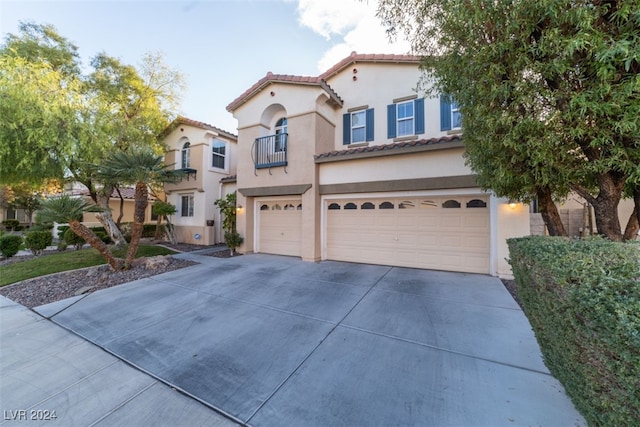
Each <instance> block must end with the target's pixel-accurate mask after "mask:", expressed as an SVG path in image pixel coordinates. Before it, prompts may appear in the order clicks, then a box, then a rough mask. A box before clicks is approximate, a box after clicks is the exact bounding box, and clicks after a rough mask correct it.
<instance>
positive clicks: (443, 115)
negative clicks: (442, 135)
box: [440, 95, 451, 130]
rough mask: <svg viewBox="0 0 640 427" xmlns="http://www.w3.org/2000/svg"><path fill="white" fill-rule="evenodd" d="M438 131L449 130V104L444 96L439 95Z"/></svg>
mask: <svg viewBox="0 0 640 427" xmlns="http://www.w3.org/2000/svg"><path fill="white" fill-rule="evenodd" d="M440 130H451V102H450V101H449V97H448V96H446V95H440Z"/></svg>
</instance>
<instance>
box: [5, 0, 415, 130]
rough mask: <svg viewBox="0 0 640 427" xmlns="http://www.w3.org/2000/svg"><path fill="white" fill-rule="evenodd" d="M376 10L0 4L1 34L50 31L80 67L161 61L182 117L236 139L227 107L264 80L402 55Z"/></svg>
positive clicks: (282, 1) (290, 4)
mask: <svg viewBox="0 0 640 427" xmlns="http://www.w3.org/2000/svg"><path fill="white" fill-rule="evenodd" d="M375 8H376V1H375V0H368V1H357V0H295V1H294V0H224V1H221V0H207V1H200V0H182V1H157V0H155V1H152V0H146V1H124V0H116V1H101V0H92V1H89V0H84V1H83V0H75V1H51V0H49V1H31V0H19V1H13V0H0V33H1V35H2V40H3V41H4V38H5V36H6V34H7V33H16V32H17V28H18V23H19V22H20V21H33V22H36V23H40V24H45V23H46V24H52V25H54V26H55V27H56V28H57V30H58V32H59V33H60V34H61V35H63V36H65V37H66V38H68V39H69V40H71V41H72V42H73V43H75V44H76V45H77V46H78V49H79V53H80V55H81V56H82V59H83V62H84V64H85V65H88V63H89V60H90V59H91V58H92V57H93V56H95V55H96V54H97V53H99V52H106V53H107V54H109V55H111V56H115V57H118V58H120V59H121V60H122V61H123V62H125V63H128V64H133V65H138V64H139V62H140V60H141V58H142V57H143V55H144V54H145V53H146V52H161V53H163V54H164V60H165V62H166V64H167V65H169V66H170V67H172V68H175V69H178V70H180V71H181V72H182V73H183V74H184V75H185V79H186V82H187V87H186V90H185V92H184V93H183V96H182V102H181V107H180V111H179V113H180V114H182V115H184V116H187V117H189V118H191V119H194V120H200V121H204V122H207V123H210V124H212V125H214V126H218V127H220V128H222V129H225V130H228V131H231V132H233V133H236V127H237V123H236V121H235V119H234V118H233V116H232V115H231V114H230V113H228V112H227V111H226V110H225V107H226V105H227V104H229V103H230V102H231V101H233V100H234V99H235V98H236V97H237V96H238V95H240V94H241V93H242V92H244V91H245V90H246V89H248V88H249V87H250V86H251V85H252V84H253V83H255V82H256V81H257V80H259V79H260V78H262V77H263V76H264V75H265V74H266V73H267V72H268V71H272V72H274V73H281V74H297V75H318V74H320V73H321V72H322V71H324V70H325V69H327V68H329V67H330V66H331V65H333V64H334V63H336V62H338V61H339V60H340V59H342V58H344V57H345V56H347V55H348V54H349V53H350V52H351V51H353V50H355V51H357V52H359V53H407V52H408V46H407V44H406V43H404V42H401V41H396V42H394V43H389V42H388V40H387V38H386V35H385V32H384V29H383V28H382V26H381V25H380V23H379V21H378V19H377V18H376V17H375V16H374V15H375Z"/></svg>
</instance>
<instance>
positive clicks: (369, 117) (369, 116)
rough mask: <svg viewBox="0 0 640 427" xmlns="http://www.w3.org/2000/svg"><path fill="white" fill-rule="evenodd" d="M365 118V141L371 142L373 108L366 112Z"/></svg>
mask: <svg viewBox="0 0 640 427" xmlns="http://www.w3.org/2000/svg"><path fill="white" fill-rule="evenodd" d="M366 117H367V135H366V137H365V138H366V140H367V141H373V139H374V138H373V108H369V109H368V110H367V112H366Z"/></svg>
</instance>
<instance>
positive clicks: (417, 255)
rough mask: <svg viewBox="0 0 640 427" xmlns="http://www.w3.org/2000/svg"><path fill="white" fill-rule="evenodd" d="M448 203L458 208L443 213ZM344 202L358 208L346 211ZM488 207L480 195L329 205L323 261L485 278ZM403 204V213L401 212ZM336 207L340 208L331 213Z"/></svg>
mask: <svg viewBox="0 0 640 427" xmlns="http://www.w3.org/2000/svg"><path fill="white" fill-rule="evenodd" d="M450 200H455V202H458V203H459V207H454V208H444V207H443V205H444V204H445V202H447V201H450ZM367 202H369V203H372V204H373V205H375V209H361V207H362V206H363V204H365V203H367ZM383 202H388V203H392V204H393V207H394V208H393V209H380V206H381V204H382V203H383ZM348 203H352V205H351V206H354V205H355V206H357V209H355V210H348V209H347V210H345V209H344V206H345V205H347V204H348ZM486 203H487V199H486V197H479V196H473V197H468V196H467V197H453V196H452V197H440V198H429V199H424V198H423V199H419V198H414V199H406V198H403V199H398V198H385V199H366V200H358V199H355V198H354V199H352V200H335V201H328V203H327V206H330V205H332V207H333V209H328V210H327V211H326V212H327V222H326V224H327V228H326V236H325V242H326V257H327V258H328V259H333V260H342V261H352V262H363V263H381V264H387V265H397V266H403V267H417V268H431V269H439V270H451V271H463V272H473V273H488V272H489V209H488V208H487V207H486ZM401 205H402V206H403V207H405V208H404V209H400V206H401ZM478 205H479V207H471V206H478ZM337 206H339V207H340V209H335V208H336V207H337ZM369 206H370V205H369ZM387 206H388V204H387ZM454 206H457V205H456V204H454Z"/></svg>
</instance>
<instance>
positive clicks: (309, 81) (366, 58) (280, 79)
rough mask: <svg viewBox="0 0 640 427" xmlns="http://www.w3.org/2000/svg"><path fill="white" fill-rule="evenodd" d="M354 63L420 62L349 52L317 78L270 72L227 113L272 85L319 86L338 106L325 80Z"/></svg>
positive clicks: (390, 56) (338, 101) (407, 57)
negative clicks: (349, 53)
mask: <svg viewBox="0 0 640 427" xmlns="http://www.w3.org/2000/svg"><path fill="white" fill-rule="evenodd" d="M356 62H390V63H399V62H408V63H415V64H418V63H419V62H420V57H419V56H414V55H396V54H358V53H356V52H351V55H349V56H347V57H346V58H344V59H343V60H342V61H340V62H338V63H337V64H336V65H334V66H333V67H331V68H329V69H328V70H327V71H325V72H324V73H322V74H320V75H319V76H317V77H312V76H292V75H289V74H273V73H272V72H268V73H267V75H266V76H264V77H263V78H261V79H260V80H258V81H257V82H256V83H255V84H254V85H253V86H251V87H250V88H249V89H247V90H246V91H244V92H243V93H242V94H241V95H240V96H239V97H237V98H236V99H234V100H233V101H231V103H230V104H229V105H227V111H229V112H232V111H233V110H235V109H236V108H238V107H239V106H241V105H242V104H244V103H245V102H247V101H248V100H249V99H250V98H251V97H253V96H254V95H255V94H257V93H258V92H260V91H261V90H263V89H264V88H265V87H266V86H268V85H270V84H272V83H292V84H301V85H313V86H321V87H322V88H323V89H325V90H326V91H327V93H329V96H330V97H331V98H332V99H333V100H334V101H335V102H337V103H338V104H339V105H342V103H343V102H342V99H341V98H340V96H339V95H338V94H337V93H336V92H335V91H334V90H333V89H331V86H329V85H328V84H327V82H326V80H327V79H328V78H329V77H331V76H334V75H335V74H337V73H339V72H340V71H342V70H343V69H344V68H346V67H348V66H349V65H351V64H354V63H356Z"/></svg>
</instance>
